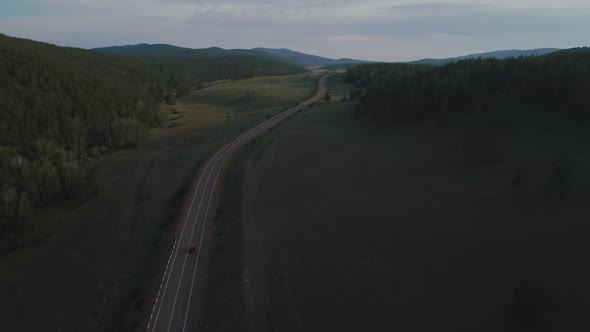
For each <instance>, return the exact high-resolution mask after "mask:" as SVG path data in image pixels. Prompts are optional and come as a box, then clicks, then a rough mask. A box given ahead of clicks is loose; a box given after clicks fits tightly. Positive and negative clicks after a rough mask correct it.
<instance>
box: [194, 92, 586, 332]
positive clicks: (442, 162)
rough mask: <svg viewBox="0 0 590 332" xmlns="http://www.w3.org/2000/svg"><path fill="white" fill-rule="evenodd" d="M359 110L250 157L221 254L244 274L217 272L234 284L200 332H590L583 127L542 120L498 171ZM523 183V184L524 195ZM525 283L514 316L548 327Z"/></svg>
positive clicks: (448, 144) (344, 111) (458, 140)
mask: <svg viewBox="0 0 590 332" xmlns="http://www.w3.org/2000/svg"><path fill="white" fill-rule="evenodd" d="M336 90H337V89H336ZM353 109H354V104H352V103H341V102H339V103H329V104H324V105H322V106H319V107H315V108H312V109H311V110H309V111H307V112H304V113H300V114H298V115H296V116H295V117H294V118H292V119H290V120H288V121H287V122H286V123H284V124H282V125H281V126H280V128H279V129H278V130H274V131H272V132H271V133H269V134H267V135H265V136H264V138H262V139H260V140H258V142H257V143H256V144H255V145H253V146H251V147H250V148H249V150H247V151H246V152H244V154H243V157H244V161H243V162H241V164H240V167H238V171H236V173H235V175H234V176H233V178H230V181H229V182H228V188H227V190H232V191H237V192H238V193H234V194H233V195H231V196H229V198H227V199H226V200H225V207H224V210H226V211H230V212H229V213H230V214H231V215H230V217H229V218H223V217H222V219H221V222H222V224H221V226H220V227H222V229H224V228H225V229H226V230H225V231H226V232H227V234H230V235H232V236H226V237H225V238H219V239H218V242H219V244H218V246H220V247H222V248H225V249H224V250H225V251H226V252H223V251H222V256H220V257H221V258H224V257H236V256H241V260H238V261H236V259H235V258H234V259H233V260H229V259H228V260H224V261H223V263H221V262H220V260H219V259H216V260H214V261H215V262H218V263H216V264H213V265H212V270H211V273H212V275H214V276H224V275H225V276H226V277H225V279H220V280H221V281H218V282H217V283H216V284H214V285H212V288H211V289H212V293H211V294H210V295H209V298H210V299H217V301H212V302H210V311H209V315H208V321H206V322H204V325H209V328H210V330H216V331H235V330H240V329H241V330H249V331H272V330H275V331H298V330H306V331H328V330H330V331H391V330H400V331H429V330H434V329H442V330H449V331H475V330H477V331H499V330H506V329H508V330H510V329H511V328H516V327H514V326H510V325H509V324H510V323H509V318H510V317H513V316H514V315H516V316H518V315H522V317H521V318H522V321H524V323H523V324H525V326H529V327H530V326H535V325H534V324H536V323H538V324H541V326H544V327H547V328H548V329H547V330H551V328H562V329H565V330H572V331H578V330H580V331H582V330H587V329H588V328H590V319H589V318H588V315H587V313H586V309H587V308H588V307H590V300H588V299H590V288H589V287H587V280H588V279H590V269H589V268H588V265H587V264H586V263H585V260H586V256H587V255H586V253H587V252H588V250H589V249H590V246H589V245H588V241H587V234H588V232H589V231H590V224H588V218H587V217H588V213H589V212H590V208H589V207H588V204H587V199H588V198H589V197H590V189H589V188H590V171H589V170H590V167H589V166H590V154H589V153H588V150H587V142H588V138H589V137H588V134H587V132H588V131H587V129H588V128H586V127H587V126H584V125H577V124H567V123H562V124H560V125H557V124H556V123H557V122H555V120H554V119H550V118H547V119H543V118H539V119H538V120H537V122H536V123H532V124H527V125H525V126H524V127H522V128H521V129H522V130H521V131H520V133H517V132H510V133H507V134H506V135H505V137H504V141H503V145H502V147H503V149H502V160H501V161H500V162H499V163H497V164H493V165H488V166H482V167H473V166H470V165H469V164H468V163H467V162H466V161H465V158H464V156H463V154H462V148H461V147H462V135H461V133H460V132H459V131H458V130H454V129H447V130H441V129H437V127H436V126H435V125H434V124H431V123H421V124H416V125H409V126H405V127H399V128H391V129H378V128H376V127H375V125H374V124H372V123H370V122H368V120H356V119H354V116H353ZM540 128H541V129H542V128H552V129H551V130H549V131H547V130H546V129H543V130H540ZM562 151H567V152H568V153H569V154H570V155H571V156H572V159H573V161H574V165H575V168H574V169H575V171H574V178H575V183H574V186H573V188H572V192H571V194H570V196H569V198H568V200H566V201H559V200H555V198H554V197H547V196H546V195H545V194H544V192H543V187H544V184H545V183H546V182H547V179H548V177H549V175H550V172H551V162H552V160H553V158H554V156H555V155H556V154H558V153H560V152H562ZM519 168H523V169H525V170H526V174H527V175H526V176H527V182H526V185H524V189H523V190H518V191H515V190H513V189H512V187H511V182H512V180H513V178H514V174H515V172H516V170H517V169H519ZM236 232H237V234H241V236H239V239H237V240H236ZM227 241H231V243H228V242H227ZM235 241H239V242H238V243H241V246H237V248H236V245H232V243H234V242H235ZM232 248H233V249H232ZM231 250H233V251H231ZM227 251H230V252H227ZM223 255H225V256H223ZM236 266H237V267H236ZM228 271H230V272H231V273H229V272H228ZM244 280H247V281H244ZM523 280H526V281H527V283H526V284H527V285H531V286H530V289H529V292H528V293H527V295H526V296H525V298H524V299H522V298H520V299H519V300H518V303H520V304H519V305H520V306H521V307H525V308H527V309H524V312H526V311H527V310H528V309H530V308H532V310H533V311H535V310H536V312H538V313H539V317H540V318H539V319H538V320H537V321H536V322H535V319H533V318H530V317H526V315H523V314H522V311H519V310H518V309H514V308H515V307H514V303H515V302H514V301H515V300H516V299H517V298H518V297H515V290H516V289H518V288H519V286H518V285H522V281H523ZM227 289H233V290H234V293H233V294H231V293H229V292H228V291H227ZM236 299H237V300H236ZM523 303H524V304H523ZM227 312H232V313H240V314H239V315H238V317H235V316H236V314H233V315H232V316H231V317H228V316H227V315H225V316H224V314H223V313H227ZM511 315H512V316H511ZM232 324H233V325H232ZM237 325H239V328H236V326H237Z"/></svg>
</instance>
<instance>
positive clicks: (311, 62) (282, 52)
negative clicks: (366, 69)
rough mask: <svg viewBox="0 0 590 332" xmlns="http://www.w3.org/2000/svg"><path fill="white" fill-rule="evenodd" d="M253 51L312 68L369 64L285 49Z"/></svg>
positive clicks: (258, 49) (256, 49)
mask: <svg viewBox="0 0 590 332" xmlns="http://www.w3.org/2000/svg"><path fill="white" fill-rule="evenodd" d="M253 50H254V51H259V52H263V53H267V54H271V55H274V56H276V57H279V58H282V59H285V60H287V61H289V62H291V63H293V64H296V65H299V66H303V67H312V66H327V65H338V64H360V63H369V61H363V60H355V59H347V58H343V59H330V58H324V57H321V56H317V55H311V54H305V53H301V52H296V51H292V50H289V49H286V48H262V47H259V48H255V49H253Z"/></svg>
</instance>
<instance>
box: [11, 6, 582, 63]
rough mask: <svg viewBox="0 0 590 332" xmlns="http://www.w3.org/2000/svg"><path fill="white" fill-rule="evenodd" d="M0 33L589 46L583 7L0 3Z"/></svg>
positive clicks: (343, 49)
mask: <svg viewBox="0 0 590 332" xmlns="http://www.w3.org/2000/svg"><path fill="white" fill-rule="evenodd" d="M0 33H4V34H7V35H10V36H17V37H24V38H30V39H35V40H40V41H45V42H50V43H54V44H58V45H64V46H76V47H82V48H92V47H100V46H111V45H125V44H137V43H142V42H145V43H168V44H175V45H179V46H186V47H193V48H202V47H209V46H219V47H223V48H253V47H258V46H262V47H272V48H280V47H285V48H290V49H294V50H298V51H302V52H306V53H312V54H317V55H322V56H327V57H332V58H341V57H349V58H359V59H366V60H379V61H403V60H414V59H419V58H425V57H448V56H455V55H464V54H468V53H475V52H481V51H490V50H498V49H512V48H520V49H530V48H539V47H558V48H567V47H575V46H584V45H589V44H590V0H464V1H460V0H458V1H452V0H451V1H449V0H427V1H410V0H400V1H397V0H365V1H351V0H0Z"/></svg>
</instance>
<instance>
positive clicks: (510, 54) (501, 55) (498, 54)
mask: <svg viewBox="0 0 590 332" xmlns="http://www.w3.org/2000/svg"><path fill="white" fill-rule="evenodd" d="M557 51H560V49H558V48H537V49H532V50H501V51H492V52H484V53H475V54H469V55H463V56H457V57H453V58H444V59H432V58H427V59H422V60H417V61H410V62H406V63H410V64H416V65H444V64H447V63H449V62H453V61H459V60H465V59H476V58H496V59H506V58H516V57H519V56H532V55H536V56H541V55H545V54H549V53H553V52H557Z"/></svg>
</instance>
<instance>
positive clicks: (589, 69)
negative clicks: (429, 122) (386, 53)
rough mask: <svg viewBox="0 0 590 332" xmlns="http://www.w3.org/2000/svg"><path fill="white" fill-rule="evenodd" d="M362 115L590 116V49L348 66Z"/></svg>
mask: <svg viewBox="0 0 590 332" xmlns="http://www.w3.org/2000/svg"><path fill="white" fill-rule="evenodd" d="M345 79H346V80H347V81H348V82H350V83H353V85H354V89H353V91H352V92H351V94H350V97H351V98H359V104H358V107H357V115H359V116H361V115H368V116H370V117H371V118H372V119H373V120H375V121H376V122H378V123H380V124H383V125H391V124H393V123H396V122H399V121H419V120H424V119H426V118H429V117H434V118H435V119H437V121H438V123H439V124H440V125H443V126H444V125H445V123H446V122H448V120H449V118H450V117H452V114H453V113H475V114H489V113H498V114H499V113H500V112H503V111H507V110H508V109H510V108H514V107H529V108H536V109H539V110H541V111H551V112H559V113H562V114H564V115H568V116H573V117H575V118H576V119H583V120H590V97H589V96H590V49H588V48H578V49H570V50H565V51H560V52H556V53H552V54H549V55H545V56H539V57H537V56H530V57H518V58H509V59H505V60H498V59H494V58H477V59H469V60H462V61H457V62H452V63H449V64H447V65H445V66H441V67H438V66H428V65H409V64H375V65H364V66H359V67H354V68H351V69H349V70H348V72H347V74H346V77H345Z"/></svg>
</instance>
